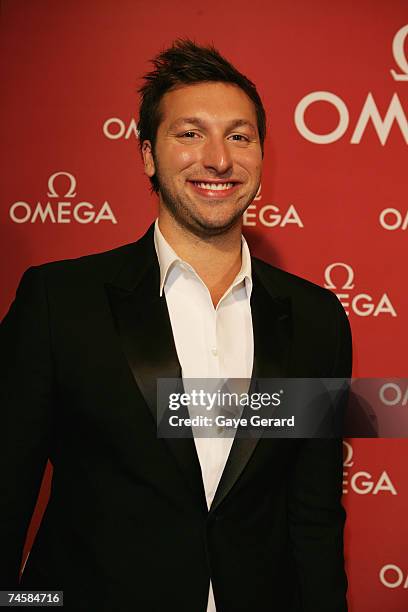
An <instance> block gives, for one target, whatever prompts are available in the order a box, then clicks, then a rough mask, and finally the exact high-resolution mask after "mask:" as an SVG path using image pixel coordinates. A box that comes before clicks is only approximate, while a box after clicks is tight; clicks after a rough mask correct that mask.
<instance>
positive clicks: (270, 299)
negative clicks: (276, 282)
mask: <svg viewBox="0 0 408 612" xmlns="http://www.w3.org/2000/svg"><path fill="white" fill-rule="evenodd" d="M261 278H262V277H261V275H260V274H258V270H257V266H256V262H254V261H253V290H252V296H251V312H252V326H253V333H254V365H253V371H252V383H251V390H252V389H253V388H254V384H257V386H258V389H257V390H259V391H261V390H262V389H261V386H262V385H261V383H258V382H257V380H256V379H259V378H280V377H285V376H288V358H289V350H290V346H291V335H292V324H291V316H290V315H291V313H290V300H289V298H282V297H275V296H274V295H273V294H272V292H271V291H270V288H269V286H268V283H267V282H266V280H265V279H261ZM238 436H239V430H238V432H237V436H236V437H235V440H234V443H233V445H232V447H231V452H230V454H229V457H228V461H227V463H226V465H225V468H224V471H223V474H222V476H221V480H220V482H219V485H218V488H217V491H216V493H215V496H214V499H213V502H212V504H211V508H210V513H212V512H213V511H214V510H215V509H216V508H217V507H218V506H219V505H220V504H221V502H222V501H223V499H225V497H226V495H228V493H229V492H230V491H231V489H232V487H233V486H234V485H235V483H236V482H237V480H238V478H239V477H240V475H241V474H242V472H243V470H244V469H245V467H246V465H247V463H248V461H249V460H250V458H251V456H252V454H253V453H254V451H255V449H256V446H257V444H258V442H259V438H239V437H238Z"/></svg>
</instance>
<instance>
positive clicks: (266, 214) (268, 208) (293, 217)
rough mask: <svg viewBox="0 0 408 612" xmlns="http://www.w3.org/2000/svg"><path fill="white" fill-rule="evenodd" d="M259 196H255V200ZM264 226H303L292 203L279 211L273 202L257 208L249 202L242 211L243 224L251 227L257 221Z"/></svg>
mask: <svg viewBox="0 0 408 612" xmlns="http://www.w3.org/2000/svg"><path fill="white" fill-rule="evenodd" d="M256 199H258V200H260V198H255V200H256ZM258 219H259V222H260V223H261V225H264V226H265V227H285V226H286V225H297V226H298V227H301V228H303V227H304V225H303V222H302V219H301V218H300V216H299V213H298V212H297V210H296V208H295V207H294V205H293V204H290V206H288V208H287V209H286V210H285V211H283V212H281V211H280V209H279V207H278V206H275V205H274V204H265V205H264V206H261V207H260V208H259V210H258V208H257V206H256V204H250V205H249V206H248V208H247V209H246V211H245V213H244V218H243V224H244V225H245V226H247V227H248V226H249V227H251V226H252V227H253V226H256V225H257V221H258Z"/></svg>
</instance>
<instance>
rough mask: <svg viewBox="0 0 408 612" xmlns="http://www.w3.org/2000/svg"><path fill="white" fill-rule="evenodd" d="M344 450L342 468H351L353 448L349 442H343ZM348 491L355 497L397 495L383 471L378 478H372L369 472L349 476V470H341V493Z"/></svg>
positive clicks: (359, 472)
mask: <svg viewBox="0 0 408 612" xmlns="http://www.w3.org/2000/svg"><path fill="white" fill-rule="evenodd" d="M343 450H344V460H343V467H344V468H352V467H353V466H354V461H353V452H354V451H353V447H352V446H351V444H350V443H349V442H346V441H345V440H343ZM349 491H351V492H353V493H356V494H357V495H368V494H370V493H371V495H378V493H381V492H383V493H390V494H391V495H398V493H397V490H396V488H395V487H394V485H393V483H392V481H391V478H390V477H389V475H388V473H387V472H386V470H383V472H381V474H380V475H379V476H373V475H372V474H370V472H366V471H362V470H361V471H358V472H354V473H353V474H350V470H349V469H344V470H343V493H344V494H345V495H346V494H347V493H349Z"/></svg>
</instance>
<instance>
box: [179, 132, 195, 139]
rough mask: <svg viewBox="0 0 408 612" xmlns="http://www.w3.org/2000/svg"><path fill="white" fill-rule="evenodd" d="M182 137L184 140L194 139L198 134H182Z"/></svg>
mask: <svg viewBox="0 0 408 612" xmlns="http://www.w3.org/2000/svg"><path fill="white" fill-rule="evenodd" d="M180 136H181V137H182V138H194V137H195V136H197V134H196V132H183V133H182V134H180Z"/></svg>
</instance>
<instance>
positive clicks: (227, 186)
mask: <svg viewBox="0 0 408 612" xmlns="http://www.w3.org/2000/svg"><path fill="white" fill-rule="evenodd" d="M189 183H190V185H191V186H192V187H193V188H194V191H195V192H196V193H199V194H200V195H203V196H205V197H211V198H217V197H225V196H226V195H229V194H231V193H232V192H233V191H235V189H236V188H237V187H238V186H239V183H237V182H230V181H223V182H215V183H213V182H211V183H210V182H206V181H189Z"/></svg>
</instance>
